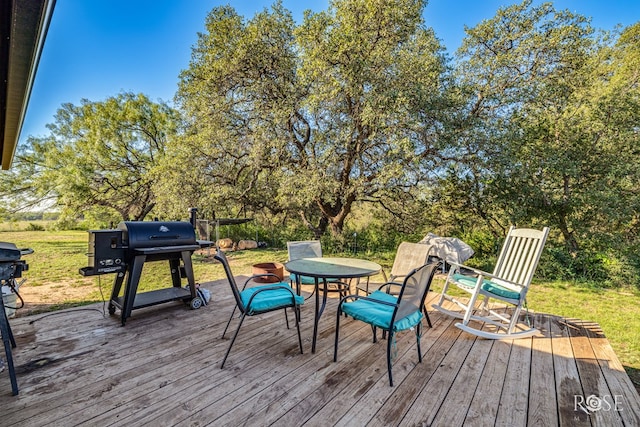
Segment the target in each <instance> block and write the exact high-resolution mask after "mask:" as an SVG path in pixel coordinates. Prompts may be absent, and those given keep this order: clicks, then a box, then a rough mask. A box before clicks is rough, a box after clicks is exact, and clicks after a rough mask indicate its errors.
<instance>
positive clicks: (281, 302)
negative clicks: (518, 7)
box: [240, 282, 304, 314]
mask: <svg viewBox="0 0 640 427" xmlns="http://www.w3.org/2000/svg"><path fill="white" fill-rule="evenodd" d="M274 287H275V288H276V289H270V288H274ZM264 289H267V290H265V291H263V292H260V293H258V294H257V295H256V296H255V298H253V300H252V301H251V306H249V300H250V299H251V296H252V295H253V294H255V293H256V292H258V291H260V290H264ZM293 295H294V298H295V301H296V304H297V305H302V304H304V298H303V297H301V296H300V295H295V293H294V294H293ZM240 298H241V299H242V304H244V306H245V309H246V311H247V313H248V314H253V313H259V312H263V311H270V310H276V309H278V308H285V307H288V306H291V305H292V303H293V301H292V299H291V287H290V286H289V285H288V284H286V283H282V282H281V283H274V284H270V285H262V286H255V287H252V288H248V289H245V290H244V291H242V292H240Z"/></svg>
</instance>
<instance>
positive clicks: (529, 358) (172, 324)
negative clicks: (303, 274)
mask: <svg viewBox="0 0 640 427" xmlns="http://www.w3.org/2000/svg"><path fill="white" fill-rule="evenodd" d="M205 286H206V287H207V288H209V289H211V290H212V294H213V301H212V302H211V303H210V304H209V305H208V306H206V307H203V308H201V309H199V310H195V311H191V310H189V309H187V308H185V306H183V305H182V304H179V303H168V304H164V305H158V306H155V307H150V308H147V309H141V310H136V311H134V312H133V315H132V317H131V318H130V319H129V320H128V322H127V325H126V326H125V327H121V326H120V321H119V318H116V317H110V316H108V315H106V316H103V305H102V304H95V305H92V306H89V307H84V308H83V309H72V310H66V311H62V312H56V313H54V314H50V315H35V316H29V317H23V318H17V319H12V321H11V325H12V329H13V332H14V335H15V336H16V340H17V343H18V347H17V348H16V349H14V353H13V354H14V359H15V365H16V369H17V372H18V385H19V387H20V394H19V395H18V396H12V395H11V386H10V383H9V378H8V374H7V371H6V370H5V371H4V372H2V374H0V425H2V426H13V425H21V426H25V425H26V426H45V425H58V426H74V425H91V426H107V425H126V426H138V425H153V426H173V425H180V426H203V425H215V426H222V425H256V426H266V425H281V426H296V425H303V424H304V425H307V426H327V425H341V426H361V425H365V424H366V425H375V426H390V425H403V426H404V425H406V426H410V425H434V426H462V425H464V426H484V425H492V426H493V425H500V426H502V425H504V426H525V425H531V426H533V425H539V426H557V425H561V426H607V427H609V426H623V425H624V426H639V425H640V397H639V396H638V393H637V392H636V390H635V389H634V387H633V384H632V383H631V381H630V379H629V378H628V376H627V375H626V373H625V371H624V370H623V368H622V366H621V364H620V362H619V361H618V359H617V358H616V356H615V354H614V353H613V351H612V349H611V347H610V345H609V343H608V341H607V339H606V338H605V337H604V335H603V334H602V331H601V330H600V328H599V327H598V325H597V324H594V323H588V322H583V321H580V320H575V319H563V318H558V317H554V316H548V315H536V316H535V322H536V325H537V326H538V327H539V328H540V329H541V330H542V332H543V333H544V337H535V338H530V339H522V340H516V341H489V340H483V339H476V338H475V337H473V336H471V335H469V334H466V333H462V332H461V331H460V330H459V329H457V328H456V327H454V320H453V319H451V318H448V317H446V316H444V315H441V314H439V313H438V312H435V311H432V312H431V313H432V314H431V319H432V321H433V328H432V329H428V330H425V333H424V335H423V338H422V349H423V353H424V359H423V363H420V364H419V363H417V354H416V347H415V342H414V341H415V339H414V336H413V334H412V333H404V334H400V335H399V336H398V343H397V356H396V359H395V364H394V369H393V373H394V382H395V386H394V387H390V386H389V382H388V377H387V372H386V361H385V348H386V343H385V342H384V341H382V340H379V342H378V343H377V344H373V343H372V342H371V331H370V329H369V328H368V326H367V325H364V324H363V323H360V322H356V321H353V320H351V319H349V320H346V321H344V320H343V321H342V322H341V345H340V353H339V358H338V362H337V363H334V362H333V361H332V356H333V338H334V327H335V310H336V304H337V300H336V299H330V301H329V304H328V306H327V310H326V311H325V314H324V316H323V317H322V319H321V322H320V332H319V341H318V351H317V353H316V354H311V350H310V348H311V331H312V328H313V322H312V313H313V300H312V299H311V300H309V301H307V303H306V304H305V306H304V307H303V309H302V317H303V320H302V334H303V340H304V342H303V344H304V349H305V353H304V354H302V355H301V354H299V352H298V347H297V339H296V336H295V329H291V330H287V329H286V328H285V325H284V319H283V317H284V316H283V315H282V313H281V312H280V313H271V314H269V315H266V316H264V317H263V318H262V319H257V318H255V317H254V318H248V319H247V320H246V321H245V324H244V325H243V327H242V330H241V331H240V335H239V337H238V340H237V342H236V344H235V346H234V348H233V349H232V351H231V354H230V356H229V359H228V360H227V364H226V366H225V368H224V369H222V370H221V369H220V368H219V365H220V361H221V360H222V357H223V355H224V352H225V350H226V348H227V345H228V343H229V340H228V338H227V339H224V340H223V339H221V338H220V335H221V333H222V330H223V328H224V325H225V322H226V321H227V319H228V317H229V315H230V312H231V309H232V307H233V305H232V300H231V293H230V291H229V288H228V286H227V285H226V283H225V282H213V283H209V284H206V285H205ZM433 297H435V295H430V298H433ZM105 310H106V309H105ZM118 313H119V312H118ZM589 403H590V404H591V405H590V406H587V404H589ZM581 404H582V406H583V407H584V408H588V407H590V408H592V409H597V408H598V406H599V408H600V409H599V410H593V411H591V412H589V411H588V410H584V411H583V410H581V409H580V408H579V406H581ZM576 405H577V406H578V408H577V409H576Z"/></svg>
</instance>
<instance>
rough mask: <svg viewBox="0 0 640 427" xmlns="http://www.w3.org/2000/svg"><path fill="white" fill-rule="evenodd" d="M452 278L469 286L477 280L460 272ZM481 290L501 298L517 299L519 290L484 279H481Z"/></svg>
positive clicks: (472, 285) (473, 284) (471, 286)
mask: <svg viewBox="0 0 640 427" xmlns="http://www.w3.org/2000/svg"><path fill="white" fill-rule="evenodd" d="M453 279H454V280H455V281H456V282H457V283H460V284H461V285H463V286H465V287H469V288H473V287H474V286H475V285H476V282H477V281H478V279H477V278H475V277H471V276H464V275H462V274H454V275H453ZM482 290H483V291H486V292H489V293H492V294H494V295H497V296H499V297H502V298H509V299H515V300H517V299H519V298H520V292H517V291H514V290H513V289H509V288H507V287H505V286H502V285H500V284H499V283H496V282H492V281H491V280H487V279H484V280H483V281H482Z"/></svg>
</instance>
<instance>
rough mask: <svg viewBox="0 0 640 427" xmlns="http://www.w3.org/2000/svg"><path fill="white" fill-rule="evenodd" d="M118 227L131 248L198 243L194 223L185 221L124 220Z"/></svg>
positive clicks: (123, 240) (125, 242) (124, 243)
mask: <svg viewBox="0 0 640 427" xmlns="http://www.w3.org/2000/svg"><path fill="white" fill-rule="evenodd" d="M118 229H119V230H122V244H123V245H124V246H128V247H129V250H131V249H142V248H153V247H167V246H181V245H195V244H197V243H196V233H195V230H194V229H193V225H191V223H189V222H184V221H124V222H121V223H120V224H118Z"/></svg>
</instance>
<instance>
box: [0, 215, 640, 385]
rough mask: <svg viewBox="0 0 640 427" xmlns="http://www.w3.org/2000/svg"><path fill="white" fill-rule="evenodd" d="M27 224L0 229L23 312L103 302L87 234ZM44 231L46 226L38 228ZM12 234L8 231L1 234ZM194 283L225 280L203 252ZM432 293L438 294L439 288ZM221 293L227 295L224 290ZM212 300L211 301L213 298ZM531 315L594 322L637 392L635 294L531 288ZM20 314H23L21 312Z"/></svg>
mask: <svg viewBox="0 0 640 427" xmlns="http://www.w3.org/2000/svg"><path fill="white" fill-rule="evenodd" d="M30 223H34V224H37V222H29V221H27V222H24V223H13V224H6V223H5V224H2V225H0V241H6V242H12V243H15V244H16V245H17V246H18V247H30V248H33V249H34V251H35V252H34V253H33V254H31V255H27V256H25V257H24V259H25V260H26V261H27V262H28V264H29V270H28V271H27V272H25V273H24V277H26V278H27V281H26V282H25V284H24V285H23V287H22V288H21V295H22V296H23V298H24V299H25V301H26V303H27V306H26V307H25V309H22V310H19V311H18V315H25V314H27V313H28V312H41V311H49V310H56V309H61V308H66V307H71V306H76V305H84V304H89V303H94V302H100V301H103V300H104V299H108V298H109V295H110V292H111V286H112V282H113V275H104V276H96V277H83V276H82V275H80V274H79V272H78V269H79V268H81V267H84V266H86V265H87V262H88V261H87V244H88V233H87V232H86V231H16V230H26V229H27V228H28V227H29V224H30ZM39 225H43V226H45V228H46V224H45V223H41V224H39ZM6 230H13V231H6ZM394 255H395V254H394V253H389V254H380V256H379V257H378V258H376V259H373V260H374V261H377V262H379V263H380V264H381V265H382V266H383V267H384V268H385V270H386V271H389V270H390V268H391V264H392V262H393V257H394ZM228 256H229V259H230V262H231V266H232V269H233V271H234V273H235V274H237V275H250V274H251V265H252V264H255V263H258V262H266V261H279V262H284V261H286V259H287V252H286V250H283V249H279V250H276V249H260V250H252V251H238V252H233V253H229V254H228ZM193 261H194V272H195V279H196V281H198V282H207V281H211V280H216V279H220V278H222V277H224V273H223V271H222V268H221V266H220V265H219V264H218V263H217V262H214V261H213V260H212V258H211V257H210V256H207V253H206V251H204V253H202V254H196V255H195V256H194V258H193ZM170 283H171V279H170V273H169V271H168V267H167V265H166V262H155V263H148V264H146V265H145V267H144V271H143V274H142V278H141V282H140V290H142V291H144V290H151V289H158V288H161V287H166V286H170ZM433 290H434V291H436V292H439V290H440V284H439V283H436V284H435V285H434V287H433ZM224 291H226V289H225V290H224ZM214 297H215V295H214ZM528 300H529V307H530V308H531V309H532V310H534V311H539V312H544V313H550V314H555V315H560V316H566V317H573V318H579V319H583V320H589V321H594V322H597V323H599V324H600V326H601V327H602V329H603V330H604V332H605V335H606V336H607V337H608V338H609V341H610V342H611V345H612V346H613V348H614V350H615V351H616V354H617V355H618V357H619V358H620V360H621V361H622V363H623V364H624V365H625V367H626V368H627V372H628V373H629V375H630V376H631V378H632V380H633V381H634V383H635V384H636V387H640V293H639V292H638V291H637V290H636V289H632V288H629V289H622V290H611V289H597V288H593V287H591V288H590V287H585V286H578V285H576V284H571V283H535V284H534V285H533V286H532V289H531V290H530V291H529V294H528ZM21 311H22V312H21Z"/></svg>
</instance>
